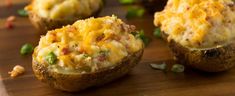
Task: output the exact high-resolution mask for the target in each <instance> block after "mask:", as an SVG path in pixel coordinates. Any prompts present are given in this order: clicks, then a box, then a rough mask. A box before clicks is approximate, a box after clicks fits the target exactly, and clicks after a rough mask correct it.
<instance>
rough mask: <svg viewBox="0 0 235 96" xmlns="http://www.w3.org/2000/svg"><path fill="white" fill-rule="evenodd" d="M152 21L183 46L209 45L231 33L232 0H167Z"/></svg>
mask: <svg viewBox="0 0 235 96" xmlns="http://www.w3.org/2000/svg"><path fill="white" fill-rule="evenodd" d="M154 24H155V25H156V26H160V27H161V30H162V31H163V32H165V33H166V34H168V35H169V37H168V40H172V39H173V40H174V41H176V42H178V43H180V44H181V45H183V46H187V47H191V48H210V47H215V46H218V45H221V44H225V43H227V42H228V41H231V40H232V39H233V38H234V37H235V27H234V26H235V6H234V2H233V1H232V0H169V1H168V3H167V6H166V7H165V9H164V10H163V11H162V12H156V13H155V20H154Z"/></svg>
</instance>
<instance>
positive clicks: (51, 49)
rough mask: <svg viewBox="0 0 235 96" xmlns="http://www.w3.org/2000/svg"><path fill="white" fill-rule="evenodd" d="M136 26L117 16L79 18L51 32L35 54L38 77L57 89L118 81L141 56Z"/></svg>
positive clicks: (34, 66)
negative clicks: (135, 33)
mask: <svg viewBox="0 0 235 96" xmlns="http://www.w3.org/2000/svg"><path fill="white" fill-rule="evenodd" d="M132 32H136V30H135V27H134V26H133V25H127V24H125V23H124V22H122V21H121V20H120V19H118V18H117V17H115V16H112V17H109V16H106V17H102V18H89V19H86V20H78V21H77V22H75V23H74V24H73V25H68V26H65V27H63V28H60V29H55V30H51V31H49V32H48V33H47V34H46V36H43V37H41V39H40V42H39V45H38V46H37V47H36V48H35V50H34V53H33V62H32V63H33V64H32V67H33V71H34V73H35V76H36V77H37V78H38V79H39V80H41V81H43V82H45V83H48V84H49V85H51V86H52V87H54V88H57V89H61V90H64V91H69V92H73V91H80V90H83V89H86V88H88V87H92V86H98V85H102V84H105V83H108V82H110V81H112V80H115V79H117V78H119V77H121V76H123V75H125V74H126V73H127V72H129V71H130V70H131V69H132V68H133V67H134V66H135V65H136V64H137V63H138V62H139V61H140V59H141V57H142V54H143V49H144V45H143V42H142V41H141V39H139V38H137V37H135V36H134V35H133V34H132Z"/></svg>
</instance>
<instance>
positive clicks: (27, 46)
mask: <svg viewBox="0 0 235 96" xmlns="http://www.w3.org/2000/svg"><path fill="white" fill-rule="evenodd" d="M33 49H34V48H33V45H32V44H29V43H27V44H24V45H23V46H22V47H21V49H20V54H21V55H27V54H30V53H32V52H33Z"/></svg>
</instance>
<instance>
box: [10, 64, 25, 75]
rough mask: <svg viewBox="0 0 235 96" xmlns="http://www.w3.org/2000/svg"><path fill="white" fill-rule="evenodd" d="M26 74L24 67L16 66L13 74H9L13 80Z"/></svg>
mask: <svg viewBox="0 0 235 96" xmlns="http://www.w3.org/2000/svg"><path fill="white" fill-rule="evenodd" d="M24 72H25V69H24V67H22V66H20V65H16V66H15V67H14V68H13V70H12V71H11V72H8V74H10V76H11V77H12V78H15V77H17V76H19V75H21V74H23V73H24Z"/></svg>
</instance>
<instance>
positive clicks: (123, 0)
mask: <svg viewBox="0 0 235 96" xmlns="http://www.w3.org/2000/svg"><path fill="white" fill-rule="evenodd" d="M118 1H119V3H121V4H133V3H135V0H118Z"/></svg>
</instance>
